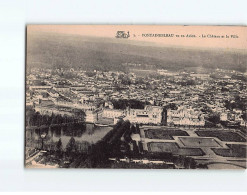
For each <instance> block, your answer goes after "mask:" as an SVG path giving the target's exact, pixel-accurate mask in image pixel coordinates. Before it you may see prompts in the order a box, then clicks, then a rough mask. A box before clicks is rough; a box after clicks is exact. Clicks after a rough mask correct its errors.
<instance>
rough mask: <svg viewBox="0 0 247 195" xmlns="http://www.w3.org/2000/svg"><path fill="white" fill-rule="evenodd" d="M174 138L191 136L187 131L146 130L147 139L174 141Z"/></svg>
mask: <svg viewBox="0 0 247 195" xmlns="http://www.w3.org/2000/svg"><path fill="white" fill-rule="evenodd" d="M173 136H189V134H188V133H187V132H186V131H182V130H162V129H148V130H145V137H146V138H149V139H167V140H173Z"/></svg>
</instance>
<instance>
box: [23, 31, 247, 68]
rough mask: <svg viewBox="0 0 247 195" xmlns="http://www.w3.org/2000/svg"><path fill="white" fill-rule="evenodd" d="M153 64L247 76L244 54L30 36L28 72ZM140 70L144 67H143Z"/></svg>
mask: <svg viewBox="0 0 247 195" xmlns="http://www.w3.org/2000/svg"><path fill="white" fill-rule="evenodd" d="M126 62H129V63H140V64H153V65H155V67H154V68H164V69H168V70H179V69H183V68H185V69H186V68H187V67H203V68H213V69H214V68H222V69H231V70H237V71H241V72H246V67H247V55H246V53H244V52H238V51H237V50H235V51H223V50H215V49H214V50H202V49H193V48H188V49H186V48H175V47H157V46H151V45H150V44H144V45H141V44H140V43H137V42H131V41H127V40H126V41H125V40H117V39H110V38H94V37H84V36H79V35H65V34H55V33H30V34H28V36H27V68H31V67H40V68H67V67H68V68H70V67H73V68H82V69H84V70H94V69H96V70H104V71H108V70H122V71H124V70H125V68H126V66H123V65H122V64H123V63H126ZM140 68H141V67H140Z"/></svg>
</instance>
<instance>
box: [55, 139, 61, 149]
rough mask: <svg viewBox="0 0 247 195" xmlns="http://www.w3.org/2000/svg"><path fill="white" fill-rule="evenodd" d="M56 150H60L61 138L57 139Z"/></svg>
mask: <svg viewBox="0 0 247 195" xmlns="http://www.w3.org/2000/svg"><path fill="white" fill-rule="evenodd" d="M56 150H57V151H58V152H61V151H62V141H61V138H60V139H59V140H58V142H57V144H56Z"/></svg>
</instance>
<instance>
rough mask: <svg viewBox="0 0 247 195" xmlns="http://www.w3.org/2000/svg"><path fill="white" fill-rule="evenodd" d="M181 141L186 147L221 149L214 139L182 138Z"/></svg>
mask: <svg viewBox="0 0 247 195" xmlns="http://www.w3.org/2000/svg"><path fill="white" fill-rule="evenodd" d="M179 139H180V141H181V142H182V143H183V145H184V146H186V147H220V145H219V144H218V143H217V142H216V141H215V140H214V138H200V137H180V138H179Z"/></svg>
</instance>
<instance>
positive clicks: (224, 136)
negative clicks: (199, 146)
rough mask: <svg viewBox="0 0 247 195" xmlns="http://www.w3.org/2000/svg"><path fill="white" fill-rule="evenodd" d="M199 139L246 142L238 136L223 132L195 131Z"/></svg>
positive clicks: (233, 133)
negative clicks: (208, 138)
mask: <svg viewBox="0 0 247 195" xmlns="http://www.w3.org/2000/svg"><path fill="white" fill-rule="evenodd" d="M195 133H196V134H197V135H198V136H200V137H217V138H218V139H220V140H221V141H228V142H246V139H245V138H243V137H242V136H240V135H239V134H237V133H235V132H231V131H224V130H210V131H195Z"/></svg>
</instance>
